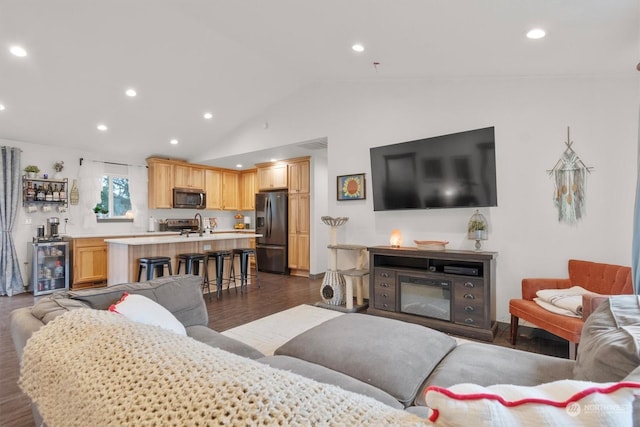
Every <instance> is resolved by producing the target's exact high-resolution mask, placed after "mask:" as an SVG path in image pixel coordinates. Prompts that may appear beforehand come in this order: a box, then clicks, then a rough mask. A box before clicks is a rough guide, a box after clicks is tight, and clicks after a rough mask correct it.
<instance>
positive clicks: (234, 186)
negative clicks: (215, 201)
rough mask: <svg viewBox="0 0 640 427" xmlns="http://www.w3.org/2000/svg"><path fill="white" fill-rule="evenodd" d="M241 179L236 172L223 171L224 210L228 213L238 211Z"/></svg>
mask: <svg viewBox="0 0 640 427" xmlns="http://www.w3.org/2000/svg"><path fill="white" fill-rule="evenodd" d="M239 188H240V187H239V179H238V173H237V172H235V171H222V209H223V210H227V211H235V210H238V208H239V206H240V203H239V194H238V190H239Z"/></svg>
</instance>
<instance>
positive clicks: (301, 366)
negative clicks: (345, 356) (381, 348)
mask: <svg viewBox="0 0 640 427" xmlns="http://www.w3.org/2000/svg"><path fill="white" fill-rule="evenodd" d="M258 362H260V363H264V364H265V365H269V366H271V367H274V368H278V369H284V370H285V371H290V372H293V373H295V374H298V375H302V376H303V377H306V378H311V379H314V380H316V381H318V382H321V383H325V384H333V385H335V386H338V387H340V388H342V389H344V390H349V391H353V392H354V393H358V394H364V395H365V396H369V397H373V398H374V399H376V400H378V401H380V402H382V403H384V404H386V405H389V406H392V407H394V408H398V409H402V408H404V405H402V404H400V402H398V401H397V400H396V399H394V398H393V396H391V395H390V394H389V393H385V392H384V391H382V390H380V389H379V388H376V387H373V386H371V385H369V384H367V383H364V382H362V381H359V380H356V379H355V378H351V377H349V376H347V375H345V374H341V373H340V372H337V371H334V370H332V369H329V368H325V367H324V366H320V365H316V364H315V363H311V362H307V361H304V360H301V359H296V358H293V357H289V356H267V357H264V358H262V359H258Z"/></svg>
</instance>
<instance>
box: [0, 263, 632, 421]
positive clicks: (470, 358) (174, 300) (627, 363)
mask: <svg viewBox="0 0 640 427" xmlns="http://www.w3.org/2000/svg"><path fill="white" fill-rule="evenodd" d="M200 281H201V278H199V277H197V276H190V275H183V276H169V277H162V278H157V279H154V280H152V281H149V282H143V283H129V284H122V285H116V286H111V287H107V288H100V289H90V290H82V291H65V292H60V293H56V294H53V295H50V296H47V297H43V298H41V299H40V300H39V301H38V302H37V303H36V304H35V305H34V306H33V307H27V308H22V309H18V310H15V311H14V312H13V313H12V314H11V334H12V337H13V340H14V343H15V346H16V349H17V351H18V355H19V357H20V358H22V355H23V349H24V346H25V344H26V343H27V340H28V339H29V337H30V336H31V335H32V334H33V333H34V332H35V331H37V330H38V329H40V328H41V327H42V326H43V325H45V324H47V323H49V322H50V321H51V320H53V319H54V318H56V317H57V316H59V315H61V314H64V313H65V312H67V311H70V310H75V309H78V308H91V309H96V310H105V309H107V308H108V307H109V305H110V304H112V303H114V302H115V301H117V300H118V299H120V297H121V296H122V294H123V292H125V291H126V292H129V293H138V294H142V295H145V296H147V297H149V298H151V299H152V300H154V301H156V302H158V303H159V304H161V305H162V306H164V307H165V308H167V309H168V310H169V311H170V312H171V313H173V315H174V316H175V317H176V318H177V319H178V320H179V321H180V322H181V323H182V324H183V325H184V326H185V329H186V331H187V335H188V336H189V337H191V338H194V339H195V340H198V341H200V342H203V343H206V344H207V345H209V346H212V347H216V348H220V349H222V350H225V351H228V352H231V353H234V354H237V355H240V356H243V357H246V358H250V359H253V360H256V361H258V362H260V363H263V364H265V365H269V366H271V367H274V368H278V369H283V370H287V371H291V372H293V373H296V374H299V375H302V376H303V377H307V378H311V379H313V380H316V381H318V382H321V383H325V384H333V385H337V386H339V387H340V388H342V389H344V390H348V391H351V392H355V393H358V394H361V395H365V396H369V397H371V398H373V399H376V400H377V401H379V402H382V403H384V404H386V405H388V406H391V407H394V408H398V409H405V410H407V411H410V412H412V413H414V414H417V415H418V416H421V417H427V416H428V409H427V408H426V407H425V406H424V405H425V400H424V390H425V389H426V387H428V386H433V385H436V386H441V387H449V386H452V385H454V384H459V383H474V384H478V385H481V386H490V385H494V384H516V385H522V386H536V385H539V384H542V383H548V382H552V381H556V380H563V379H580V380H590V381H598V382H607V381H611V382H615V381H621V380H629V381H631V380H637V379H640V378H639V376H638V375H637V369H636V368H637V367H638V365H639V364H640V363H638V357H639V355H638V349H637V346H636V345H635V341H634V340H635V339H636V337H634V336H633V334H632V335H631V336H629V334H628V333H627V334H626V335H625V336H623V337H622V338H620V337H616V338H612V339H610V340H609V342H607V343H605V344H602V342H601V341H597V342H595V341H594V342H593V343H592V342H591V341H590V340H589V339H586V340H585V339H584V338H583V341H582V344H581V346H580V348H579V352H578V359H577V361H573V360H567V359H560V358H555V357H550V356H545V355H540V354H534V353H528V352H523V351H518V350H514V349H509V348H503V347H497V346H494V345H490V344H484V343H464V344H458V343H457V341H456V340H455V339H454V338H452V337H450V336H447V335H446V334H443V333H440V332H437V331H434V330H431V329H428V328H425V327H423V326H418V325H413V324H408V323H404V322H400V321H397V320H392V319H386V318H381V317H375V316H368V315H365V314H345V315H343V316H339V317H337V318H334V319H332V320H329V321H327V322H325V323H322V324H321V325H318V326H316V327H314V328H312V329H310V330H308V331H306V332H304V333H302V334H300V335H298V336H297V337H295V338H293V339H292V340H290V341H289V342H287V343H285V344H284V345H282V346H281V347H280V348H278V349H277V350H276V352H275V355H273V356H265V355H263V354H262V353H260V352H259V351H258V350H256V349H255V348H253V347H250V346H248V345H246V344H243V343H241V342H239V341H236V340H234V339H231V338H228V337H226V336H224V335H222V334H220V333H218V332H216V331H213V330H211V329H209V328H208V327H207V324H208V316H207V310H206V306H205V303H204V300H203V298H202V294H201V288H200V283H201V282H200ZM621 301H622V302H620V303H619V305H620V306H621V307H623V309H624V310H626V312H625V313H626V314H625V319H627V321H628V322H629V323H634V322H636V321H638V319H640V316H638V313H640V310H639V308H638V304H637V299H635V301H634V300H633V299H629V298H627V299H626V300H621ZM612 304H613V303H612ZM605 305H606V306H607V307H609V305H610V304H609V301H606V302H605V303H604V304H602V306H601V307H599V308H598V310H596V313H594V315H592V316H595V317H594V320H593V323H594V325H595V326H594V327H593V329H594V334H596V335H599V338H598V340H601V338H602V337H601V336H602V331H603V330H605V331H606V327H604V326H603V324H604V323H607V322H608V324H610V325H611V324H615V323H616V322H617V321H618V320H616V319H613V320H612V318H611V314H610V310H608V309H607V308H606V307H605V308H603V307H604V306H605ZM599 311H602V313H604V314H602V315H598V314H597V313H598V312H599ZM596 319H598V321H596ZM623 326H624V325H623ZM612 327H613V329H616V328H617V329H620V325H617V326H615V325H614V326H612ZM603 328H604V329H603ZM623 329H625V330H627V329H628V328H623ZM585 331H586V332H585V333H589V331H590V325H589V323H587V324H586V325H585ZM610 335H613V334H610ZM623 335H624V334H623ZM607 336H609V335H607ZM625 340H626V341H625ZM629 340H631V341H629ZM598 347H599V348H598ZM582 348H588V349H589V352H588V353H587V352H581V351H580V350H581V349H582ZM176 351H179V349H177V350H176ZM608 361H610V362H608ZM634 370H636V371H634ZM34 416H35V417H36V422H38V424H39V420H40V418H39V414H38V411H37V408H35V407H34Z"/></svg>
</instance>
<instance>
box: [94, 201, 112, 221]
mask: <svg viewBox="0 0 640 427" xmlns="http://www.w3.org/2000/svg"><path fill="white" fill-rule="evenodd" d="M93 212H95V214H96V218H104V216H105V215H106V214H108V213H109V209H107V208H106V207H105V206H104V205H103V204H102V203H98V204H97V205H96V206H95V207H94V208H93Z"/></svg>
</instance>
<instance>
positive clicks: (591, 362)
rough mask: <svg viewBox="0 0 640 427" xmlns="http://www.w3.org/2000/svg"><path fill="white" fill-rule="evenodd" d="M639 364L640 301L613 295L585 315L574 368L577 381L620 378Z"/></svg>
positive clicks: (616, 379)
mask: <svg viewBox="0 0 640 427" xmlns="http://www.w3.org/2000/svg"><path fill="white" fill-rule="evenodd" d="M638 366H640V301H639V300H638V296H636V295H616V296H612V297H610V298H609V299H608V300H607V301H605V302H603V303H602V304H600V306H598V308H596V310H595V311H594V312H593V313H592V314H591V315H590V316H589V317H588V318H587V320H586V322H585V324H584V326H583V328H582V335H581V337H580V345H579V346H578V357H577V359H576V364H575V366H574V368H573V374H574V378H575V379H577V380H585V381H596V382H612V381H620V380H622V379H623V378H625V377H626V376H627V375H628V374H629V373H631V372H632V371H633V370H634V369H636V368H637V367H638Z"/></svg>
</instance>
